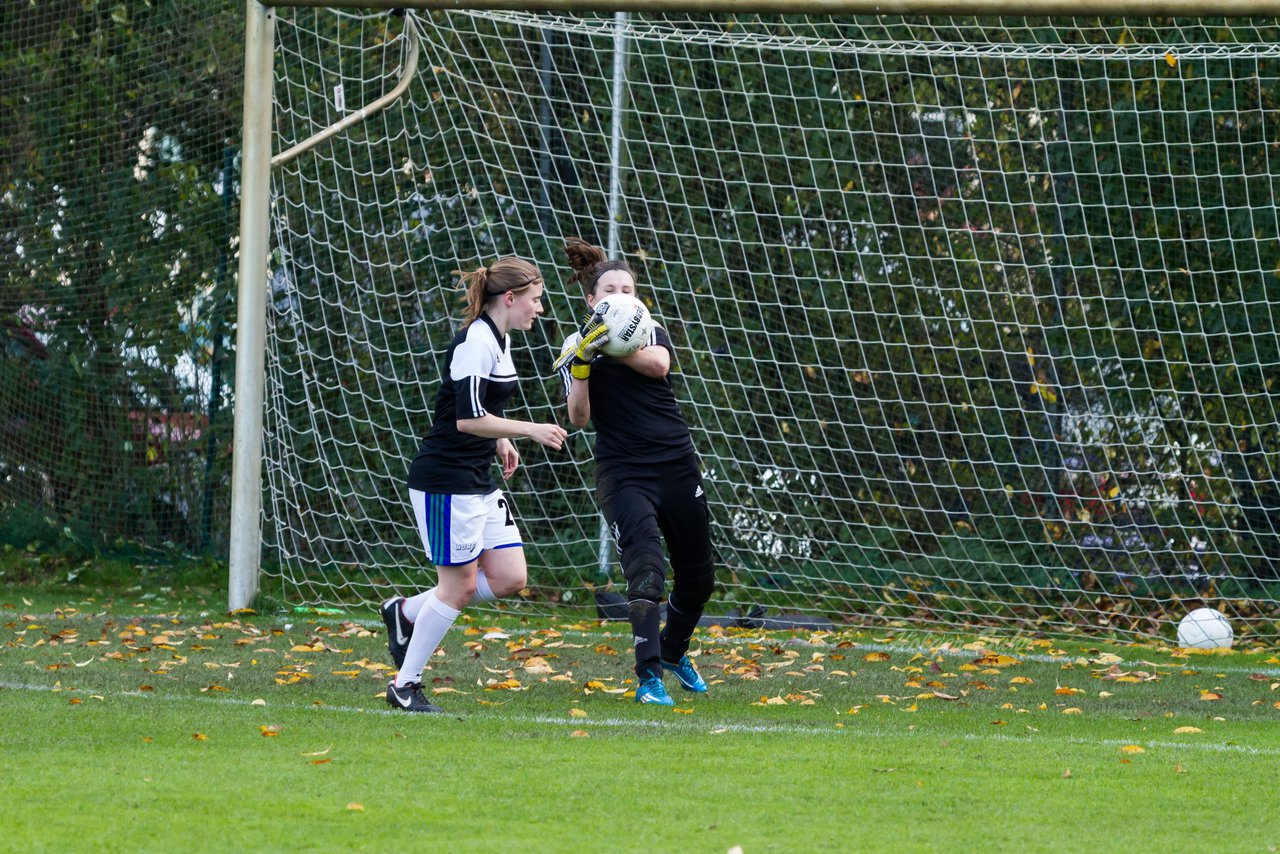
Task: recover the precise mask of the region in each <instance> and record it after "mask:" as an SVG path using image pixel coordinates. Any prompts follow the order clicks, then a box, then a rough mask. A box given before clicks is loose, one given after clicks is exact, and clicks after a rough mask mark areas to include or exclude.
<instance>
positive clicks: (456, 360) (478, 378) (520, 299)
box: [382, 257, 568, 712]
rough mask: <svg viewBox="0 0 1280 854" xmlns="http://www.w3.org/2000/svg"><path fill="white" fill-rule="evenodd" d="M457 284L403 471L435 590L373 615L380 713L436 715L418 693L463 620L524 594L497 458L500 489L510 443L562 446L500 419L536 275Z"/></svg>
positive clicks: (547, 430) (550, 431)
mask: <svg viewBox="0 0 1280 854" xmlns="http://www.w3.org/2000/svg"><path fill="white" fill-rule="evenodd" d="M462 281H463V283H464V284H465V285H466V288H467V297H466V301H467V304H466V311H465V314H464V323H463V326H462V330H461V331H460V332H458V334H457V335H456V336H454V339H453V342H452V343H451V344H450V345H449V350H448V352H447V353H446V354H445V360H444V369H443V371H442V376H441V384H440V391H439V393H438V394H437V395H436V410H435V418H434V420H433V421H432V424H431V430H430V432H428V433H427V437H426V438H425V439H423V440H422V446H421V447H420V448H419V450H418V454H417V456H416V457H414V459H413V463H412V465H410V467H409V497H410V500H411V501H412V503H413V513H414V517H415V518H416V519H417V522H418V532H419V533H420V534H421V535H422V542H423V544H424V545H425V546H426V547H427V553H428V554H429V555H430V556H431V561H432V562H433V563H434V564H435V565H436V567H437V569H438V570H439V579H438V584H437V586H436V587H434V588H432V589H431V590H427V591H424V592H422V593H419V594H418V595H416V596H411V597H409V598H408V599H401V598H395V599H389V600H388V601H387V602H385V603H383V605H382V619H383V622H384V623H386V624H387V646H388V649H389V650H390V652H391V658H392V660H393V661H394V662H395V664H396V666H397V667H398V668H399V673H397V675H396V678H395V679H394V680H393V681H392V682H391V684H390V685H389V686H387V702H388V703H389V704H391V706H392V707H393V708H396V709H403V710H404V711H407V712H439V711H440V708H439V707H438V706H436V705H435V704H434V703H431V702H430V701H428V700H427V698H426V697H425V696H424V695H423V693H422V669H423V667H425V666H426V663H427V661H428V660H430V658H431V656H432V655H433V654H434V653H435V651H436V647H437V646H439V645H440V641H441V639H442V638H443V637H444V634H445V632H447V631H448V630H449V627H450V626H452V625H453V621H454V620H455V619H457V617H458V614H459V613H460V612H461V611H462V609H463V608H465V607H466V606H467V604H468V603H469V602H472V601H489V600H492V599H496V598H498V597H502V596H509V595H511V594H512V593H515V592H516V591H518V590H520V589H522V588H523V587H524V585H525V580H526V578H527V572H526V565H525V558H524V548H523V545H522V543H521V540H520V530H519V528H518V527H517V526H516V523H515V519H514V517H513V513H512V509H511V504H510V503H509V501H508V499H507V498H506V497H505V496H503V494H502V490H500V489H498V487H497V484H496V483H495V482H494V479H493V472H492V463H493V457H494V455H495V454H496V455H497V458H498V462H499V463H501V465H502V476H503V478H504V479H505V478H509V477H511V475H512V473H513V472H515V470H516V467H517V466H518V465H519V464H520V455H519V454H518V453H516V449H515V446H514V445H512V443H511V440H512V439H514V438H517V437H521V436H525V437H528V438H530V439H533V440H534V441H535V442H537V443H538V444H540V445H545V446H546V447H548V448H555V449H559V448H560V447H561V446H562V445H563V444H564V440H565V436H566V435H568V434H567V433H566V432H565V431H564V429H563V428H561V427H560V426H559V425H557V424H535V423H531V422H528V421H514V420H512V419H510V418H504V417H502V411H503V407H504V406H505V405H506V403H507V400H508V399H510V397H511V395H512V394H514V393H515V390H516V369H515V364H514V363H513V362H512V359H511V342H510V339H509V337H508V334H507V333H509V332H510V331H511V330H513V329H521V330H525V331H527V330H529V329H531V328H533V324H534V321H535V320H537V318H538V315H540V314H542V274H541V273H539V272H538V268H537V267H535V266H534V265H533V264H530V263H529V262H528V261H523V260H521V259H519V258H513V257H507V258H500V259H498V260H497V261H494V262H493V263H492V264H489V265H488V266H486V267H481V268H479V269H477V270H474V271H472V272H470V273H464V274H463V275H462Z"/></svg>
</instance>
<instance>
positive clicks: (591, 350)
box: [555, 311, 609, 380]
mask: <svg viewBox="0 0 1280 854" xmlns="http://www.w3.org/2000/svg"><path fill="white" fill-rule="evenodd" d="M608 343H609V327H608V326H606V325H605V322H604V318H603V317H601V316H600V314H598V313H596V312H594V311H593V312H591V313H590V314H588V315H587V317H586V319H585V320H583V321H582V326H580V327H578V343H577V344H576V345H574V346H573V347H570V348H568V349H566V350H565V352H564V353H563V354H561V356H560V358H559V359H558V360H557V362H556V365H555V367H556V368H557V369H559V368H560V367H561V366H563V365H564V363H565V362H566V361H568V362H569V374H570V375H571V376H572V377H573V378H574V379H578V380H585V379H590V377H591V360H592V359H594V358H595V357H596V352H597V351H598V350H599V349H600V348H601V347H603V346H604V345H605V344H608Z"/></svg>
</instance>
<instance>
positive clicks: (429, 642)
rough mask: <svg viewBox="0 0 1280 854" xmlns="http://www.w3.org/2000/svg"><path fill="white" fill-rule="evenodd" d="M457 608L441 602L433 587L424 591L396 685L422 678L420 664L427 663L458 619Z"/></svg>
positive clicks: (422, 666)
mask: <svg viewBox="0 0 1280 854" xmlns="http://www.w3.org/2000/svg"><path fill="white" fill-rule="evenodd" d="M415 598H417V597H415ZM460 613H462V612H461V611H456V610H454V609H453V608H450V607H449V606H448V605H446V604H444V603H443V602H441V601H440V600H439V599H437V598H436V596H435V591H432V592H430V593H427V594H426V601H425V602H424V603H423V605H422V608H421V610H419V612H418V619H417V620H416V621H415V622H414V624H413V637H411V638H410V639H409V648H408V649H406V650H405V653H404V666H403V667H401V668H400V672H399V673H398V674H396V686H397V687H403V686H404V685H406V684H408V683H409V682H421V681H422V668H424V667H426V666H427V662H428V661H429V660H430V659H431V656H432V655H434V654H435V651H436V647H438V646H440V641H442V640H443V639H444V635H445V632H447V631H449V627H450V626H452V625H453V621H454V620H456V619H458V614H460Z"/></svg>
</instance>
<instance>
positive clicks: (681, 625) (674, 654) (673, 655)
mask: <svg viewBox="0 0 1280 854" xmlns="http://www.w3.org/2000/svg"><path fill="white" fill-rule="evenodd" d="M701 617H702V609H701V608H699V609H698V611H697V613H690V612H689V611H685V610H682V609H681V607H680V603H678V602H677V601H676V597H675V596H674V595H673V596H672V597H671V598H670V599H668V600H667V625H666V626H665V627H664V628H663V629H662V635H661V636H660V637H661V645H662V660H663V661H666V662H668V663H670V664H675V663H676V662H677V661H679V660H680V659H681V658H683V657H684V654H685V653H686V652H688V651H689V638H691V637H693V630H694V629H696V628H697V627H698V620H699V619H701Z"/></svg>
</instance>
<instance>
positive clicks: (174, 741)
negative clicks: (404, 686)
mask: <svg viewBox="0 0 1280 854" xmlns="http://www.w3.org/2000/svg"><path fill="white" fill-rule="evenodd" d="M220 595H221V594H219V593H218V592H216V591H208V592H206V593H205V594H203V595H202V594H201V593H200V592H199V591H195V592H189V593H187V594H185V595H184V596H181V597H180V596H178V595H177V594H174V593H171V592H170V591H167V590H152V591H150V592H144V590H143V589H141V588H134V589H132V590H128V591H126V590H123V589H121V590H120V591H118V592H112V591H110V590H106V591H104V590H100V589H90V588H67V589H57V588H53V587H49V586H30V585H20V586H10V587H0V721H3V724H2V725H0V802H2V803H3V804H5V807H4V809H3V810H0V831H2V834H0V839H3V840H5V842H4V844H3V846H4V847H5V848H8V849H10V850H34V851H40V850H118V851H130V852H136V851H153V850H162V849H163V850H177V849H183V850H191V851H214V850H223V851H225V850H236V851H239V850H250V851H260V850H270V851H308V850H314V851H321V850H323V851H336V850H358V851H388V850H391V851H406V852H408V851H422V850H432V849H438V848H444V849H445V850H449V851H494V850H497V851H707V852H724V851H728V850H730V849H731V848H733V847H735V846H740V847H741V848H742V850H743V851H744V852H746V854H751V852H758V851H814V850H830V851H846V850H847V851H902V850H941V849H956V848H959V849H961V850H964V849H972V850H982V851H1015V850H1016V851H1037V850H1044V851H1070V850H1080V851H1086V850H1088V851H1097V850H1108V851H1150V850H1173V851H1191V850H1223V851H1275V850H1276V849H1277V845H1280V794H1278V792H1277V785H1276V780H1277V776H1278V772H1280V657H1278V655H1277V650H1275V649H1268V648H1246V649H1242V650H1236V651H1234V652H1231V653H1228V654H1195V655H1186V654H1180V653H1178V651H1177V650H1174V649H1170V648H1168V647H1164V646H1160V645H1143V646H1123V645H1099V644H1097V643H1087V642H1086V643H1083V644H1082V643H1080V642H1078V641H1060V640H1051V639H1043V638H1031V637H1005V638H997V637H979V636H976V635H974V636H961V637H951V638H946V637H940V636H938V635H931V634H921V633H909V632H907V631H905V630H903V631H897V632H893V633H890V632H886V631H882V630H875V631H848V632H839V633H818V634H811V633H808V632H803V633H790V632H772V633H762V632H750V631H744V630H737V629H725V630H722V629H718V628H711V629H705V628H704V629H700V630H699V633H698V635H697V637H696V643H695V651H696V652H697V653H698V656H697V661H698V664H699V667H700V669H701V670H702V672H703V675H704V676H705V677H706V678H707V679H708V681H709V682H711V683H712V687H711V692H710V693H709V694H707V695H705V696H698V697H693V696H690V695H688V694H684V693H682V692H679V689H678V686H676V685H675V684H674V681H672V685H671V686H670V687H671V688H672V690H673V692H675V696H676V699H677V706H676V708H675V709H674V710H672V709H655V708H651V707H638V706H636V705H635V704H634V703H633V702H632V701H631V699H630V696H629V694H628V693H627V690H628V688H630V687H631V683H630V682H629V678H630V676H631V671H630V663H631V662H630V658H629V653H630V649H629V640H630V639H629V635H628V633H627V632H626V629H625V627H623V626H620V625H618V624H604V625H600V624H598V623H597V622H595V621H594V620H587V619H580V618H566V619H560V620H538V621H532V620H530V621H525V620H520V619H516V618H511V617H504V618H496V617H494V616H492V615H488V614H480V615H478V616H474V617H472V618H471V619H470V620H468V615H464V618H463V620H462V621H460V622H459V624H458V626H457V627H456V628H455V630H454V631H453V632H452V633H451V634H450V636H449V637H448V638H447V639H446V642H445V647H444V653H445V654H444V655H440V656H437V657H436V658H435V659H434V660H433V662H432V664H431V670H430V671H428V673H427V674H426V676H427V678H428V679H429V680H430V682H431V688H432V689H433V691H434V692H435V696H434V699H435V701H436V702H438V703H439V704H441V705H442V706H445V707H446V709H447V710H448V712H449V714H447V715H444V716H410V715H406V714H403V713H398V712H393V711H391V710H389V709H388V707H387V706H386V704H385V702H384V700H383V699H382V695H383V690H384V687H385V684H386V681H387V678H388V672H389V662H388V661H387V659H386V652H385V647H384V645H383V638H382V637H381V625H380V624H379V623H378V622H377V620H376V615H375V614H374V613H373V612H372V611H369V612H365V613H353V614H350V615H339V616H317V615H314V614H294V613H290V614H275V615H248V614H244V615H234V616H228V615H226V614H225V613H223V612H222V610H221V609H220V606H221V603H220V601H219V596H220ZM19 841H20V842H19Z"/></svg>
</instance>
